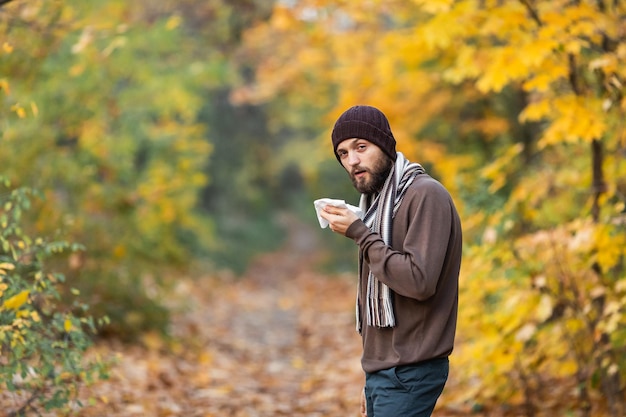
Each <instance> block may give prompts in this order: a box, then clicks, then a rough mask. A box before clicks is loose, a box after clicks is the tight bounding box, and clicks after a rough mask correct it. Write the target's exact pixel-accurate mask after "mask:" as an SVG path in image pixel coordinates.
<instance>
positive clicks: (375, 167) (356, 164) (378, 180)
mask: <svg viewBox="0 0 626 417" xmlns="http://www.w3.org/2000/svg"><path fill="white" fill-rule="evenodd" d="M337 155H339V160H340V161H341V164H342V165H343V167H344V168H345V169H346V171H348V174H349V175H350V179H351V180H352V184H354V188H356V189H357V191H359V192H360V193H362V194H374V193H377V192H379V191H380V190H381V189H382V188H383V185H384V184H385V180H386V179H387V176H388V175H389V170H390V169H391V167H392V165H393V161H392V160H391V159H390V158H389V157H388V156H387V155H386V154H385V153H384V152H383V151H382V150H381V149H380V148H379V147H378V146H376V145H374V144H373V143H372V142H370V141H368V140H365V139H358V138H354V139H346V140H344V141H343V142H341V143H340V144H339V146H337Z"/></svg>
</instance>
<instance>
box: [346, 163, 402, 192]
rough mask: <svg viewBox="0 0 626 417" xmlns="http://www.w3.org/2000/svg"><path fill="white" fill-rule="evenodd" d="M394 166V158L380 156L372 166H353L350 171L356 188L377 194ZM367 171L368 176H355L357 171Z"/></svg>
mask: <svg viewBox="0 0 626 417" xmlns="http://www.w3.org/2000/svg"><path fill="white" fill-rule="evenodd" d="M392 167H393V160H392V159H391V158H388V157H383V158H380V159H379V160H378V161H376V163H375V164H374V166H373V167H372V168H365V167H361V166H356V167H354V168H352V171H351V172H350V179H351V180H352V184H353V185H354V188H356V189H357V191H358V192H360V193H361V194H375V193H378V192H379V191H380V190H381V189H382V188H383V185H385V181H386V180H387V177H388V176H389V172H390V171H391V168H392ZM361 171H365V172H366V173H367V174H369V175H368V176H365V177H359V178H357V177H356V176H355V172H361Z"/></svg>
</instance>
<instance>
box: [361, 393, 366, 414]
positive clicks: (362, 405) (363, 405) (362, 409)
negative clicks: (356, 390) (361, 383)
mask: <svg viewBox="0 0 626 417" xmlns="http://www.w3.org/2000/svg"><path fill="white" fill-rule="evenodd" d="M360 411H361V417H367V400H366V399H365V388H363V389H362V390H361V410H360Z"/></svg>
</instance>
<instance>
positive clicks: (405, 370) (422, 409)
mask: <svg viewBox="0 0 626 417" xmlns="http://www.w3.org/2000/svg"><path fill="white" fill-rule="evenodd" d="M449 367H450V364H449V362H448V358H437V359H432V360H429V361H425V362H420V363H418V364H415V365H403V366H397V367H395V368H391V369H384V370H382V371H377V372H372V373H369V372H366V373H365V397H366V400H367V417H429V416H430V415H431V414H432V412H433V409H434V408H435V404H436V403H437V399H438V398H439V396H440V395H441V392H442V391H443V387H444V385H445V384H446V381H447V379H448V370H449Z"/></svg>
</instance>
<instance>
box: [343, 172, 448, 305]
mask: <svg viewBox="0 0 626 417" xmlns="http://www.w3.org/2000/svg"><path fill="white" fill-rule="evenodd" d="M401 205H402V206H401V207H400V209H399V211H398V213H397V215H396V218H394V221H393V230H392V233H393V236H394V237H393V238H392V239H393V241H394V242H395V243H396V248H392V247H391V246H389V245H387V244H385V242H384V241H383V239H382V237H381V236H380V235H379V234H378V233H374V232H372V231H371V230H370V229H369V228H368V227H367V226H366V225H365V223H363V222H362V221H360V220H357V221H355V222H354V223H353V224H352V225H350V227H349V228H348V230H347V231H346V236H348V237H350V238H352V239H353V240H354V241H355V242H356V243H357V244H358V245H359V248H360V250H361V252H362V254H363V260H364V261H365V262H366V263H367V265H368V266H369V268H370V270H371V271H372V273H373V274H374V275H375V276H376V277H377V278H378V279H379V280H380V281H381V282H383V283H385V284H386V285H387V286H389V288H391V289H392V290H393V291H394V292H396V293H397V294H399V295H402V296H405V297H410V298H414V299H417V300H421V301H423V300H426V299H428V298H430V297H431V296H432V295H433V294H434V293H435V291H436V289H437V283H438V280H439V276H440V275H441V272H442V268H443V265H444V263H445V257H446V253H447V252H448V243H449V240H450V234H451V228H452V222H453V212H454V206H453V203H452V199H451V197H450V195H449V194H448V192H447V191H446V190H445V188H443V186H442V185H441V184H439V183H438V182H437V181H434V180H430V181H425V182H424V183H423V184H420V186H419V187H415V188H412V189H410V190H409V191H408V192H407V194H406V195H405V196H404V199H403V201H402V203H401ZM399 228H400V229H399ZM398 229H399V230H398ZM396 234H399V235H398V236H402V235H403V236H404V238H403V239H402V240H401V241H400V242H401V247H399V244H398V240H397V239H396Z"/></svg>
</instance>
